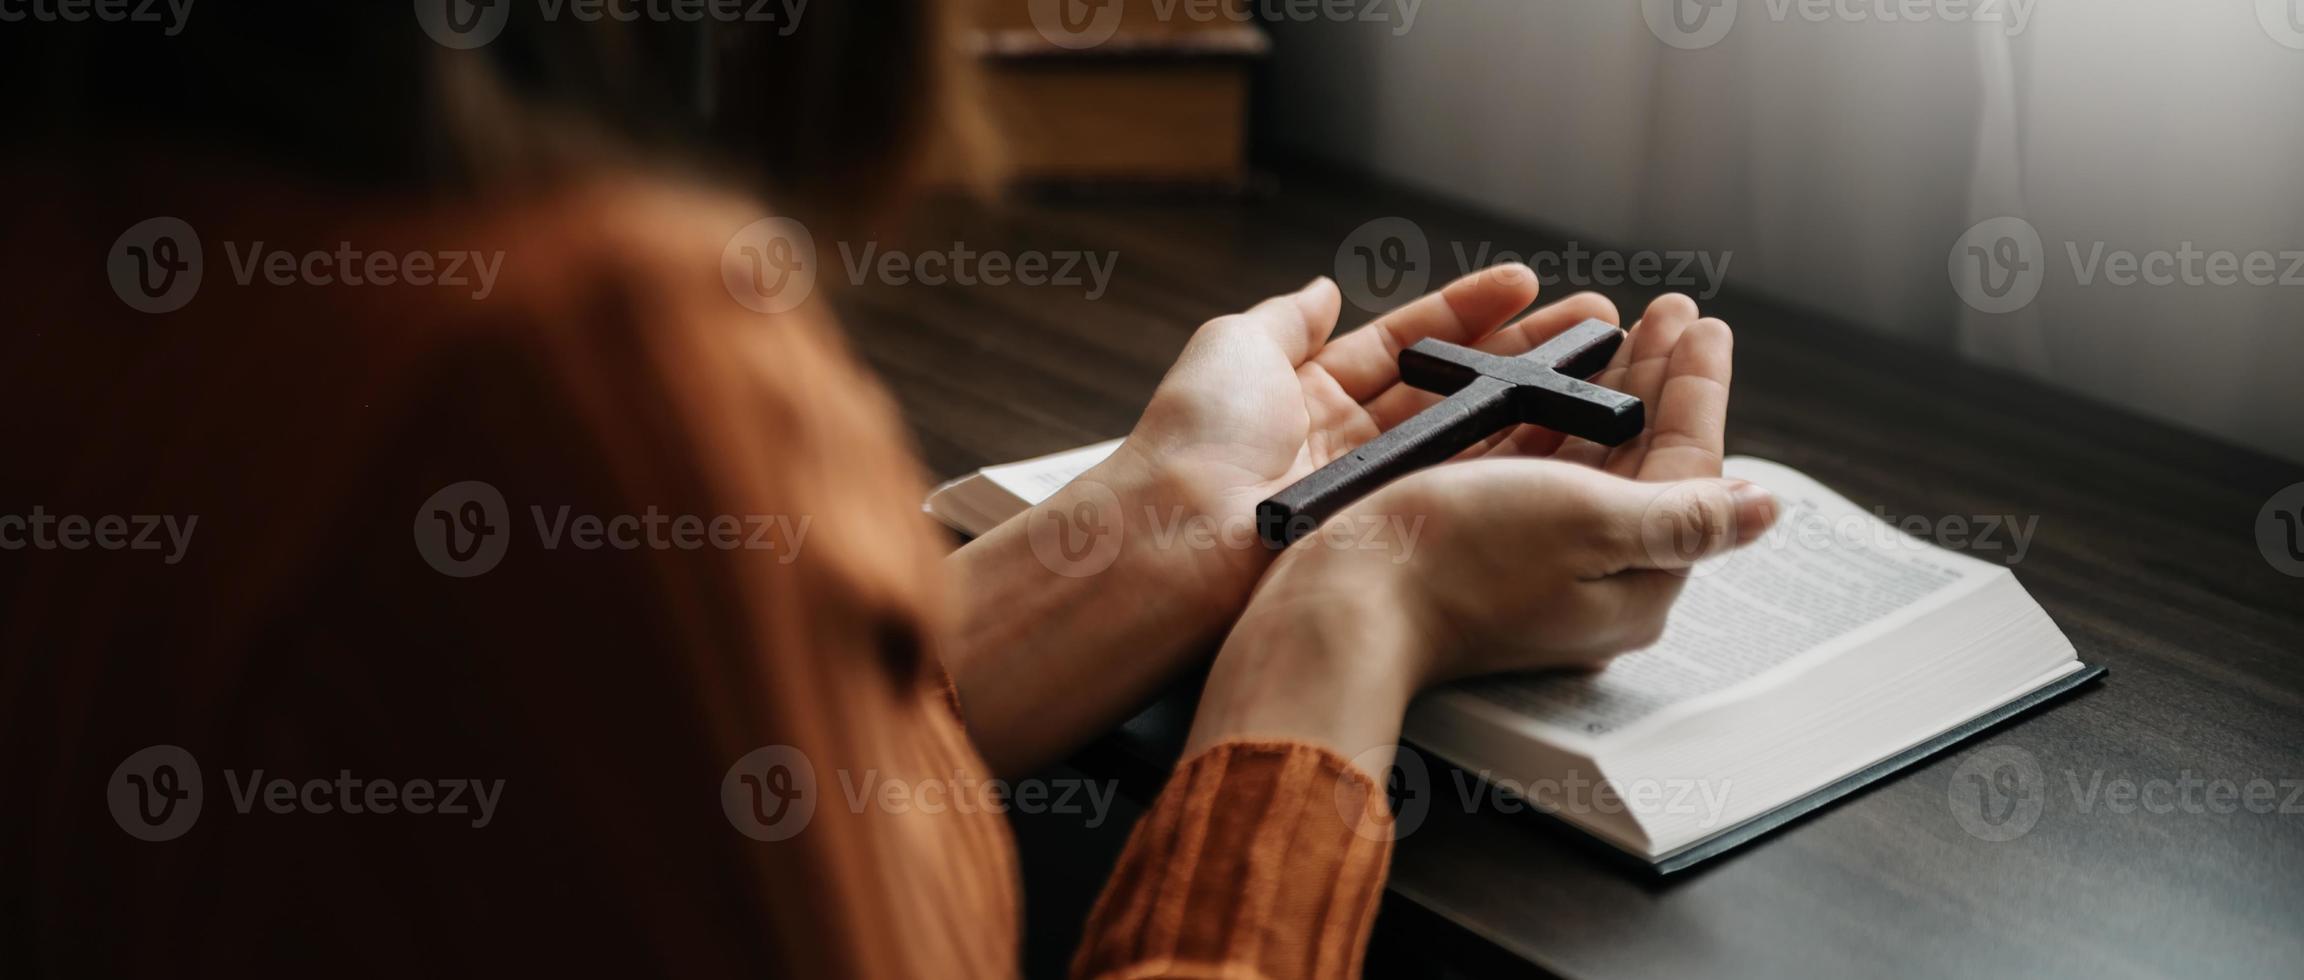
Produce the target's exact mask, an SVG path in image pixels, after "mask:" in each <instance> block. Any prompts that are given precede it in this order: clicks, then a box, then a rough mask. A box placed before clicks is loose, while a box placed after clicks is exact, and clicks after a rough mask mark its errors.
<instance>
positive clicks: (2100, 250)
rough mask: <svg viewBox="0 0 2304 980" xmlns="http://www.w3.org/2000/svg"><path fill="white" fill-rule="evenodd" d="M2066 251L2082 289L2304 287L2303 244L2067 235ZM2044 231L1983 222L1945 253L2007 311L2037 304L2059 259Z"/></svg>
mask: <svg viewBox="0 0 2304 980" xmlns="http://www.w3.org/2000/svg"><path fill="white" fill-rule="evenodd" d="M2059 244H2061V245H2062V248H2061V249H2060V251H2061V252H2062V253H2063V258H2064V259H2065V261H2066V262H2067V263H2068V264H2069V265H2070V267H2071V276H2072V284H2073V285H2075V286H2078V287H2080V288H2083V289H2085V288H2093V287H2097V286H2111V287H2114V288H2119V289H2128V288H2133V287H2139V286H2144V287H2154V288H2165V287H2170V286H2189V287H2202V286H2218V287H2224V286H2259V287H2263V286H2283V287H2304V250H2300V249H2283V250H2277V251H2275V250H2270V249H2210V248H2203V247H2201V246H2200V245H2198V244H2196V243H2194V242H2190V241H2181V242H2178V243H2176V247H2174V248H2151V249H2144V250H2137V249H2133V248H2116V247H2113V246H2112V245H2110V244H2109V243H2106V242H2103V241H2094V242H2079V241H2064V242H2061V243H2059ZM2053 258H2054V257H2053V256H2051V255H2050V254H2049V251H2048V249H2047V247H2046V246H2045V245H2043V244H2042V243H2041V240H2040V232H2039V230H2038V229H2036V228H2034V227H2033V226H2032V224H2031V223H2030V222H2028V221H2025V220H2024V219H2022V218H2013V217H2000V218H1992V219H1988V220H1986V221H1982V222H1978V223H1977V224H1976V226H1975V227H1972V228H1970V229H1968V232H1967V234H1964V235H1962V236H1960V240H1959V241H1957V242H1954V243H1953V245H1952V253H1951V255H1950V256H1948V257H1947V258H1946V264H1947V268H1948V269H1949V271H1950V273H1951V277H1952V288H1953V289H1954V290H1955V291H1956V292H1958V293H1959V294H1960V298H1961V299H1962V300H1963V301H1965V302H1967V304H1968V305H1969V306H1972V307H1974V308H1976V309H1977V310H1979V311H1982V312H1985V313H2008V312H2012V311H2015V310H2019V309H2023V308H2024V307H2026V306H2028V305H2030V304H2031V303H2032V301H2033V299H2034V298H2036V297H2037V296H2038V295H2039V293H2040V287H2041V285H2042V284H2043V283H2044V282H2045V281H2046V279H2047V275H2048V271H2049V268H2050V266H2052V265H2054V264H2055V263H2054V262H2053V261H2052V259H2053Z"/></svg>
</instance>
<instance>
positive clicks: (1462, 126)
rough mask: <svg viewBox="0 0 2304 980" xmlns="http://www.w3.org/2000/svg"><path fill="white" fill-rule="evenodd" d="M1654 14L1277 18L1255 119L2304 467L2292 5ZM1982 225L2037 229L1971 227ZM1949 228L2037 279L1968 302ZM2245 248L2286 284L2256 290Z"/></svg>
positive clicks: (2300, 103)
mask: <svg viewBox="0 0 2304 980" xmlns="http://www.w3.org/2000/svg"><path fill="white" fill-rule="evenodd" d="M1403 2H1405V0H1403ZM1674 3H1678V4H1686V5H1687V6H1686V7H1685V8H1682V10H1681V12H1682V14H1683V15H1684V17H1683V19H1682V20H1680V21H1677V22H1675V21H1671V20H1669V19H1666V20H1665V21H1664V25H1665V26H1664V27H1661V28H1652V27H1651V26H1650V21H1651V19H1653V18H1652V17H1644V16H1643V13H1644V11H1643V5H1642V3H1640V2H1637V0H1620V2H1611V3H1590V2H1568V0H1550V2H1530V0H1428V2H1425V3H1423V4H1422V5H1421V6H1420V8H1418V9H1417V10H1416V15H1415V18H1414V20H1413V21H1412V22H1404V21H1403V19H1402V18H1401V17H1400V16H1398V12H1399V11H1401V10H1402V9H1403V8H1402V7H1401V6H1399V5H1395V6H1394V8H1393V10H1394V11H1395V15H1394V16H1392V17H1389V18H1387V19H1384V20H1363V19H1358V18H1354V19H1349V20H1341V21H1339V20H1324V19H1313V20H1291V19H1288V18H1287V17H1282V18H1280V19H1279V20H1278V21H1277V22H1276V23H1275V24H1274V26H1273V30H1274V34H1275V38H1276V41H1277V43H1276V44H1275V49H1274V57H1275V65H1274V71H1273V73H1272V75H1273V79H1272V81H1273V92H1272V96H1273V97H1272V98H1270V99H1269V100H1268V102H1267V105H1268V106H1269V107H1270V108H1271V110H1272V111H1271V115H1272V120H1271V121H1272V122H1273V123H1274V124H1275V126H1276V127H1277V128H1278V131H1279V133H1280V136H1281V139H1282V141H1283V142H1285V143H1288V144H1292V145H1293V146H1295V147H1297V148H1300V149H1306V150H1310V151H1312V152H1314V153H1317V154H1320V155H1323V156H1327V157H1330V158H1334V159H1338V160H1340V161H1343V162H1346V163H1348V164H1351V165H1355V166H1359V167H1362V168H1365V169H1368V170H1371V171H1374V172H1377V173H1380V174H1383V175H1385V176H1388V177H1391V178H1393V179H1396V180H1398V181H1401V182H1403V183H1407V184H1411V185H1416V186H1420V187H1422V188H1424V189H1426V190H1429V191H1432V192H1434V193H1438V194H1442V195H1445V196H1449V197H1453V198H1457V199H1461V200H1463V201H1464V202H1466V203H1468V204H1472V205H1474V206H1478V207H1484V208H1489V209H1494V210H1498V211H1502V212H1504V213H1507V214H1510V215H1513V216H1516V217H1520V218H1524V219H1527V220H1529V221H1532V222H1535V223H1538V224H1540V225H1542V226H1545V227H1547V228H1551V229H1554V230H1556V231H1558V232H1562V233H1566V234H1570V235H1578V236H1588V237H1589V239H1590V240H1595V241H1604V242H1606V243H1608V244H1609V245H1611V246H1614V247H1619V248H1659V249H1698V250H1704V251H1708V252H1713V253H1719V252H1729V253H1732V254H1733V261H1732V264H1731V266H1730V268H1729V271H1728V275H1727V277H1726V278H1727V281H1728V282H1729V283H1730V284H1731V285H1735V286H1741V287H1745V288H1754V289H1759V290H1762V291H1765V292H1768V293H1771V294H1773V295H1775V296H1777V297H1779V298H1782V299H1786V300H1789V301H1792V302H1795V303H1799V304H1802V305H1805V306H1809V307H1813V308H1816V309H1819V310H1823V311H1826V312H1829V313H1831V314H1834V315H1836V316H1838V317H1840V318H1842V319H1845V320H1847V321H1849V322H1852V323H1854V324H1857V325H1858V326H1860V327H1862V328H1866V329H1871V330H1876V331H1880V332H1884V333H1890V334H1895V335H1898V336H1902V337H1906V338H1910V339H1914V340H1917V341H1920V342H1923V343H1929V344H1934V345H1938V346H1941V347H1945V348H1948V349H1952V350H1956V351H1958V352H1959V353H1960V354H1961V355H1963V356H1965V357H1968V358H1971V359H1973V360H1977V361H1981V362H1987V363H1992V364H1997V365H2000V366H2004V367H2006V368H2009V369H2011V370H2015V371H2018V372H2021V373H2024V374H2028V375H2031V376H2033V377H2037V378H2040V379H2042V380H2045V381H2047V382H2049V383H2052V384H2055V385H2058V386H2062V387H2065V388H2069V389H2072V390H2076V391H2080V392H2083V393H2086V394H2088V395H2091V396H2094V397H2097V398H2101V399H2105V400H2108V401H2112V402H2117V403H2119V404H2122V405H2125V406H2128V407H2131V408H2133V409H2135V410H2137V411H2141V412H2143V413H2145V414H2148V415H2153V416H2156V417H2159V418H2162V419H2166V420H2169V421H2172V422H2175V423H2177V424H2179V425H2183V426H2187V427H2190V428H2193V429H2196V430H2200V431H2204V432H2210V433H2214V434H2217V435H2220V436H2221V437H2223V438H2225V439H2228V440H2231V441H2234V442H2238V443H2241V444H2244V445H2248V446H2252V447H2254V448H2257V449H2260V450H2263V451H2267V452H2271V453H2274V454H2276V455H2282V456H2286V457H2288V458H2290V459H2297V460H2304V393H2300V392H2304V382H2300V380H2299V378H2298V377H2297V373H2298V371H2299V370H2304V0H2262V2H2261V3H2259V2H2256V0H2149V2H2148V0H1830V2H1829V3H1824V4H1819V3H1817V2H1816V0H1810V2H1806V3H1803V2H1801V0H1648V7H1649V10H1648V13H1650V14H1654V13H1655V12H1657V10H1658V9H1659V7H1661V8H1662V9H1663V10H1665V11H1670V10H1671V7H1670V6H1669V5H1670V4H1674ZM1354 7H1355V9H1368V8H1366V7H1365V5H1364V4H1355V5H1354ZM1277 9H1280V10H1286V9H1287V8H1286V6H1285V5H1282V6H1280V7H1278V8H1277ZM1697 13H1703V14H1704V15H1706V16H1708V17H1709V18H1711V20H1709V21H1702V23H1704V24H1705V27H1704V29H1703V30H1702V31H1698V32H1697V33H1694V34H1690V33H1685V32H1682V30H1681V29H1682V28H1683V27H1686V26H1687V25H1689V24H1692V23H1698V22H1699V21H1698V20H1697V18H1696V17H1695V14H1697ZM1884 15H1885V16H1889V17H1895V18H1896V19H1895V20H1893V21H1890V20H1884V19H1882V18H1883V16H1884ZM1980 15H1993V16H1996V19H1994V20H1989V21H1987V20H1979V19H1978V17H1979V16H1980ZM1668 16H1669V14H1667V17H1668ZM1723 21H1725V23H1726V24H1727V25H1728V26H1727V27H1726V28H1725V30H1724V31H1723V30H1722V29H1721V28H1720V27H1719V26H1718V25H1719V24H1721V23H1722V22H1723ZM1403 26H1405V29H1403ZM1707 31H1708V32H1710V33H1709V34H1707V33H1705V32H1707ZM1714 35H1716V36H1717V40H1710V43H1704V42H1706V41H1708V40H1709V38H1710V37H1711V36H1714ZM1667 41H1676V42H1679V43H1682V44H1685V45H1688V46H1686V47H1678V46H1674V45H1673V44H1671V43H1667ZM2002 216H2008V217H2012V218H2016V219H2020V220H2021V222H2023V223H2024V227H2028V228H2029V229H2030V230H2031V231H2032V232H2036V233H2037V235H2038V244H2037V245H2033V244H2031V243H2030V242H2028V241H2010V242H2002V241H2001V240H2000V239H2001V238H2003V237H2006V236H2005V235H2004V234H2003V233H2004V232H2006V231H2007V230H2008V228H2009V227H2010V226H2009V225H2008V223H2006V222H2001V223H1995V224H1994V225H1990V226H1987V227H1986V229H1985V231H1984V232H1981V233H1980V234H1981V235H1982V237H1978V236H1977V235H1970V234H1969V233H1970V231H1971V229H1972V228H1974V227H1976V226H1977V225H1978V223H1979V222H1983V221H1985V220H1986V219H1991V218H1998V217H2002ZM1964 236H1966V238H1965V240H1964ZM2022 237H2023V236H2021V235H2018V236H2015V238H2016V239H2021V238H2022ZM2017 244H2020V245H2022V246H2023V248H2022V250H2021V251H2018V252H2015V253H2009V252H2006V251H2003V250H2004V249H2006V248H2008V247H2009V246H2011V245H2017ZM1970 245H1975V246H1977V247H1980V248H1983V249H1985V255H1986V256H1987V257H1991V256H2002V257H2005V256H2008V255H2010V254H2013V255H2015V256H2016V257H2017V258H2018V260H2019V261H2018V263H2017V265H2016V267H2021V268H2023V269H2027V270H2033V271H2031V272H2030V273H2029V274H2030V276H2031V280H2030V281H2031V283H2032V284H2034V285H2036V287H2037V293H2036V294H2035V295H2033V297H2032V298H2031V299H2030V301H2029V302H2025V303H2023V304H2022V305H2020V306H2018V307H2016V308H2014V309H2012V310H2008V311H2006V312H1986V310H1996V309H1997V308H1998V307H1999V306H2000V305H2002V304H2003V303H2004V302H2008V301H2011V300H2010V298H2009V297H2005V296H2003V297H1989V296H1985V295H1979V294H1975V293H1973V292H1971V293H1970V295H1971V296H1972V297H1974V298H1977V299H1978V300H1979V301H1980V302H1979V303H1971V302H1968V301H1966V300H1965V299H1964V298H1963V293H1962V291H1961V290H1960V289H1959V288H1956V286H1955V281H1956V273H1959V272H1960V271H1961V269H1960V268H1958V266H1959V265H1960V263H1959V262H1956V261H1955V252H1956V251H1958V252H1962V253H1963V254H1966V248H1967V247H1968V246H1970ZM1956 246H1958V247H1957V248H1956ZM1497 247H1498V248H1500V249H1505V250H1511V251H1520V250H1523V249H1524V248H1525V246H1524V245H1514V244H1512V243H1497ZM1434 249H1435V252H1436V253H1438V254H1445V247H1444V246H1442V245H1441V244H1440V243H1435V244H1434ZM2218 253H2230V255H2231V258H2230V260H2225V259H2219V258H2214V256H2216V255H2217V254H2218ZM2283 253H2287V254H2283ZM2123 255H2126V256H2129V257H2130V258H2132V259H2134V260H2136V261H2137V262H2138V263H2139V266H2140V269H2139V270H2138V271H2137V274H2136V275H2135V276H2134V278H2135V280H2136V282H2135V283H2134V284H2133V285H2118V284H2116V283H2117V282H2118V281H2120V280H2122V279H2125V278H2129V276H2128V275H2127V271H2128V270H2126V268H2125V266H2124V265H2123V263H2124V262H2125V261H2127V260H2124V259H2123V258H2121V256H2123ZM1965 261H1967V262H1968V263H1969V264H1968V267H1967V268H1968V270H1969V272H1970V273H1971V274H1974V275H1981V274H1983V271H1984V270H1983V269H1982V267H1981V266H1977V265H1976V264H1975V260H1974V259H1973V258H1970V259H1967V260H1965ZM2249 262H2254V263H2256V265H2255V267H2254V273H2255V275H2256V276H2257V277H2258V278H2270V279H2274V280H2283V279H2284V280H2287V281H2286V282H2285V283H2275V284H2271V285H2250V284H2248V283H2247V282H2246V276H2247V274H2248V273H2249V271H2250V270H2249V267H2248V265H2247V263H2249ZM2230 263H2237V265H2236V266H2234V265H2231V264H2230ZM2267 263H2269V264H2270V266H2272V267H2273V268H2270V270H2269V272H2267V271H2266V270H2267ZM2291 263H2298V264H2299V265H2300V267H2299V268H2298V269H2295V270H2291V269H2289V265H2290V264H2291ZM2013 271H2014V267H1999V266H1995V267H1994V270H1993V274H1994V275H2002V274H2008V273H2012V272H2013ZM2211 275H2214V276H2215V277H2218V278H2222V279H2225V280H2232V279H2234V278H2235V277H2238V279H2239V281H2236V282H2232V283H2231V284H2222V285H2220V284H2217V283H2216V282H2215V281H2214V280H2213V279H2211V278H2210V276H2211ZM2147 278H2150V279H2162V280H2167V279H2174V280H2175V281H2171V282H2168V283H2167V284H2165V285H2155V284H2152V283H2151V282H2149V281H2147ZM2188 278H2189V279H2192V280H2195V282H2193V283H2192V284H2187V282H2186V281H2185V280H2186V279H2188ZM2006 281H2007V280H2006V279H2001V280H1999V281H1996V282H1995V283H1994V284H1993V285H1995V286H1999V285H2004V284H2005V282H2006ZM2029 291H2030V290H2029V289H2026V290H2024V292H2029ZM2021 298H2022V293H2018V294H2016V296H2015V297H2014V299H2021ZM1979 306H1981V307H1982V308H1981V309H1980V308H1979Z"/></svg>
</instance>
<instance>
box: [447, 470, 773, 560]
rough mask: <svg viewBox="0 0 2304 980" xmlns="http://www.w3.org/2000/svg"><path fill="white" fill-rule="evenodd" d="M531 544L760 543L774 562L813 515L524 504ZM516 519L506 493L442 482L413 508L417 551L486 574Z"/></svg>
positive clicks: (651, 547)
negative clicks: (598, 510)
mask: <svg viewBox="0 0 2304 980" xmlns="http://www.w3.org/2000/svg"><path fill="white" fill-rule="evenodd" d="M528 514H529V518H530V522H531V523H532V524H534V526H535V529H536V545H537V546H538V547H540V548H542V549H543V550H545V551H558V550H562V549H568V550H574V551H766V552H772V553H774V554H775V556H776V562H777V564H780V565H789V564H791V563H792V562H794V561H796V560H798V559H799V557H800V547H801V545H802V544H803V543H805V542H806V541H807V538H808V530H809V528H810V527H811V526H812V525H813V524H814V523H815V519H814V518H813V517H810V516H807V515H802V516H800V517H797V518H795V517H790V516H787V515H783V514H716V515H712V516H704V515H700V514H681V513H674V512H671V511H667V510H664V509H662V508H660V507H657V506H656V505H654V504H650V505H648V506H647V507H645V508H642V509H641V510H639V511H635V512H632V513H623V514H591V513H577V512H576V509H575V508H574V507H572V506H569V505H567V504H562V505H560V506H558V507H546V506H544V505H542V504H530V505H529V507H528ZM515 527H516V525H514V524H513V523H512V520H511V510H510V508H509V507H507V506H506V505H505V503H504V495H503V494H502V493H500V492H498V491H497V489H496V488H495V487H494V486H492V485H490V484H488V483H486V482H483V481H480V480H466V481H464V482H461V483H455V484H450V485H449V486H446V487H442V488H441V489H440V491H439V492H437V493H434V494H433V495H432V496H431V497H430V498H428V499H426V500H425V501H424V504H423V505H422V506H420V507H418V508H416V519H415V525H414V531H415V536H416V553H417V554H418V555H419V556H422V557H423V559H424V561H425V563H426V564H428V565H431V566H432V568H433V570H435V571H438V572H439V573H440V574H442V575H446V576H449V577H451V578H472V577H474V576H477V575H485V574H487V573H488V572H489V571H490V570H491V569H494V568H495V567H496V565H497V563H498V562H501V561H503V560H504V555H505V553H506V552H507V551H509V550H510V549H511V546H512V538H513V536H514V535H513V531H514V528H515Z"/></svg>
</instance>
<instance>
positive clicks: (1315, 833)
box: [1072, 740, 1392, 978]
mask: <svg viewBox="0 0 2304 980" xmlns="http://www.w3.org/2000/svg"><path fill="white" fill-rule="evenodd" d="M1391 853H1392V813H1391V809H1390V807H1389V805H1388V803H1387V801H1386V799H1385V796H1384V792H1383V789H1382V787H1380V786H1378V785H1377V784H1376V783H1375V781H1373V780H1371V779H1369V778H1368V776H1367V774H1366V773H1363V772H1362V771H1361V770H1360V769H1359V767H1357V766H1354V765H1353V764H1352V763H1351V762H1350V761H1348V760H1346V759H1344V758H1343V757H1342V756H1339V755H1337V754H1336V753H1335V752H1332V751H1330V750H1328V749H1326V748H1323V747H1321V746H1317V745H1312V744H1310V743H1305V742H1291V741H1265V740H1243V741H1231V742H1222V743H1219V744H1217V745H1215V746H1213V747H1211V748H1209V749H1208V750H1207V751H1204V752H1202V753H1200V754H1199V755H1196V756H1193V757H1192V758H1190V759H1188V760H1186V761H1184V762H1183V763H1182V764H1180V765H1178V766H1177V767H1176V772H1175V774H1174V775H1173V776H1172V777H1170V779H1169V782H1168V786H1167V788H1166V789H1164V790H1163V791H1162V792H1161V794H1160V798H1159V800H1157V801H1156V802H1154V804H1153V806H1152V810H1151V811H1150V812H1148V813H1146V814H1145V815H1144V818H1143V819H1142V820H1141V821H1139V822H1138V823H1137V825H1136V828H1135V831H1134V833H1133V834H1132V835H1131V836H1130V838H1129V840H1128V847H1127V849H1126V850H1125V851H1123V852H1122V853H1121V855H1120V862H1119V866H1118V867H1117V868H1115V869H1114V871H1113V875H1112V880H1111V881H1110V882H1109V883H1108V884H1107V885H1106V886H1105V889H1104V895H1103V897H1102V898H1101V899H1099V900H1098V901H1097V903H1096V909H1095V911H1094V912H1092V913H1091V914H1090V915H1089V918H1088V927H1087V930H1086V932H1085V935H1084V939H1083V943H1082V946H1081V948H1080V952H1079V955H1078V956H1077V957H1075V958H1074V960H1073V964H1072V972H1073V973H1074V975H1076V976H1081V977H1099V978H1102V977H1144V976H1209V977H1217V976H1252V977H1271V978H1284V977H1341V976H1357V975H1358V974H1359V972H1360V962H1361V957H1362V955H1363V954H1364V953H1365V952H1366V950H1367V945H1368V930H1369V927H1370V925H1371V924H1372V923H1373V922H1374V920H1375V916H1376V906H1377V902H1378V900H1379V899H1380V898H1381V897H1382V895H1383V892H1384V875H1385V870H1386V867H1387V865H1388V863H1389V861H1390V858H1391Z"/></svg>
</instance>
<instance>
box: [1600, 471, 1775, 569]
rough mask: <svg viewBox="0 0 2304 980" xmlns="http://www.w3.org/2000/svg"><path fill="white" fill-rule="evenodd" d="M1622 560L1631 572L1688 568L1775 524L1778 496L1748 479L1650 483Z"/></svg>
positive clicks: (1628, 525)
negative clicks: (1633, 569) (1642, 569)
mask: <svg viewBox="0 0 2304 980" xmlns="http://www.w3.org/2000/svg"><path fill="white" fill-rule="evenodd" d="M1651 486H1654V487H1655V492H1654V493H1652V494H1649V495H1648V496H1647V497H1646V500H1645V502H1644V503H1643V504H1642V505H1641V510H1640V514H1639V516H1638V518H1637V519H1636V520H1633V521H1629V522H1626V524H1624V525H1619V526H1621V527H1624V529H1625V531H1626V532H1627V533H1629V534H1630V535H1631V536H1633V537H1635V538H1637V539H1638V540H1636V541H1628V542H1625V543H1626V544H1628V545H1631V547H1630V548H1629V549H1628V550H1629V553H1628V554H1626V555H1625V556H1624V560H1625V561H1626V562H1627V564H1628V567H1632V568H1663V569H1677V568H1687V567H1689V566H1691V565H1694V564H1696V563H1697V562H1699V561H1702V560H1704V559H1706V558H1710V557H1712V556H1714V555H1718V554H1722V553H1724V552H1727V551H1730V550H1733V549H1735V548H1736V547H1738V546H1739V545H1744V544H1749V543H1751V542H1752V541H1753V540H1754V539H1756V538H1758V537H1759V536H1760V535H1761V534H1763V533H1765V532H1766V531H1767V530H1768V528H1769V527H1770V526H1771V525H1774V524H1775V523H1776V514H1777V509H1778V508H1777V506H1776V495H1775V494H1772V493H1769V492H1768V491H1767V490H1764V489H1761V488H1760V487H1759V486H1757V485H1755V484H1753V483H1751V482H1749V481H1746V480H1725V479H1715V480H1682V481H1680V482H1677V483H1663V484H1652V485H1651Z"/></svg>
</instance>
